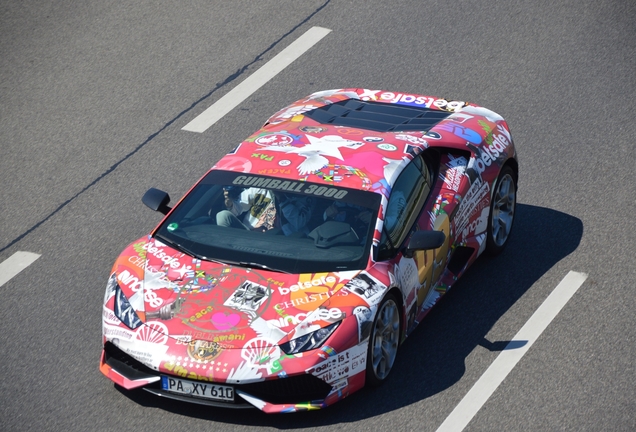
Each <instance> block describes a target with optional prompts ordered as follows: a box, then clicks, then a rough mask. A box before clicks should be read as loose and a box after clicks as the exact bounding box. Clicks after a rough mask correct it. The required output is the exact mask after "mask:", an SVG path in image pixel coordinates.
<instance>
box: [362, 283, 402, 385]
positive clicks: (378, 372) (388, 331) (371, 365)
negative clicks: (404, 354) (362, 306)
mask: <svg viewBox="0 0 636 432" xmlns="http://www.w3.org/2000/svg"><path fill="white" fill-rule="evenodd" d="M399 344H400V308H399V307H398V304H397V301H396V300H395V297H394V296H393V295H392V294H389V295H387V296H386V297H385V298H384V300H382V303H380V306H379V307H378V313H377V314H376V315H375V319H374V320H373V328H372V331H371V337H370V338H369V352H368V354H367V383H368V384H369V385H371V386H374V387H376V386H378V385H380V384H382V383H383V382H384V380H386V378H387V377H388V376H389V372H391V368H392V367H393V363H394V362H395V357H396V355H397V350H398V345H399Z"/></svg>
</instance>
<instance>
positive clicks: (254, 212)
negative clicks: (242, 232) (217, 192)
mask: <svg viewBox="0 0 636 432" xmlns="http://www.w3.org/2000/svg"><path fill="white" fill-rule="evenodd" d="M223 198H224V204H225V207H226V210H221V211H220V212H218V213H217V214H216V224H217V225H219V226H225V227H232V228H243V229H246V230H253V231H263V232H265V231H268V230H270V229H272V228H274V222H275V221H276V206H275V205H274V194H273V193H272V191H270V190H269V189H262V188H248V189H242V188H237V187H235V186H226V187H224V188H223Z"/></svg>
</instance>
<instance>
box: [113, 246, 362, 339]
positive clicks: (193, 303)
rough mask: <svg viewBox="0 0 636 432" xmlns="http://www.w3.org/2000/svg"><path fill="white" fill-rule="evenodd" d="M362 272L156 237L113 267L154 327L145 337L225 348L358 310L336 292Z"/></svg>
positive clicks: (289, 335)
mask: <svg viewBox="0 0 636 432" xmlns="http://www.w3.org/2000/svg"><path fill="white" fill-rule="evenodd" d="M357 273H358V271H355V272H340V273H308V274H295V275H292V274H285V273H279V272H274V271H267V270H261V269H248V268H243V267H238V266H232V265H227V264H223V263H219V262H214V261H204V260H199V259H196V258H194V257H192V256H190V255H188V254H185V253H182V252H179V251H178V250H175V249H173V248H171V247H169V246H167V245H165V244H163V243H161V242H159V241H158V240H156V239H154V238H152V237H144V238H142V239H139V240H138V241H136V242H134V243H132V244H131V245H130V246H129V247H128V248H126V249H125V250H124V251H123V252H122V254H121V255H120V256H119V258H118V260H117V261H116V263H115V265H114V267H113V275H114V277H115V278H116V280H117V284H118V285H119V287H120V288H121V290H122V291H123V293H124V295H125V296H126V297H127V298H128V299H129V301H130V304H131V305H132V307H133V309H134V310H135V311H136V313H137V315H138V316H139V318H140V319H141V320H142V321H143V322H144V323H145V324H146V327H149V328H148V330H147V331H146V333H147V334H146V335H142V337H147V338H149V339H153V338H156V337H165V336H169V337H171V338H174V339H177V340H178V341H182V342H183V343H185V344H188V343H191V342H192V341H207V342H213V343H214V346H216V344H222V345H223V347H224V348H225V349H228V348H242V347H243V346H244V345H245V343H247V342H248V341H251V340H253V339H254V338H261V339H264V340H268V341H270V342H273V343H284V342H286V341H287V340H289V339H294V338H296V337H299V336H302V335H304V334H306V333H309V332H312V331H314V330H317V329H319V328H321V327H324V326H327V325H329V324H331V323H333V322H336V321H339V320H342V319H343V318H344V317H345V316H346V315H347V314H348V313H350V312H351V311H350V310H348V309H349V308H340V307H338V306H337V305H338V303H341V302H338V301H337V300H336V298H337V297H340V296H343V295H348V294H349V293H348V292H347V290H346V289H345V290H342V288H343V287H344V285H345V284H346V283H347V282H348V281H349V280H350V279H351V278H352V277H353V276H355V275H356V274H357ZM345 303H350V302H345ZM159 334H161V336H159ZM138 337H139V335H138ZM149 341H150V340H149Z"/></svg>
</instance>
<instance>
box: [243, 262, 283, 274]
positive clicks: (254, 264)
mask: <svg viewBox="0 0 636 432" xmlns="http://www.w3.org/2000/svg"><path fill="white" fill-rule="evenodd" d="M239 265H240V266H243V267H250V268H252V267H257V268H259V269H262V270H269V271H275V272H278V273H285V274H291V273H289V272H288V271H285V270H281V269H278V268H274V267H269V266H266V265H265V264H259V263H255V262H245V261H241V262H240V263H239Z"/></svg>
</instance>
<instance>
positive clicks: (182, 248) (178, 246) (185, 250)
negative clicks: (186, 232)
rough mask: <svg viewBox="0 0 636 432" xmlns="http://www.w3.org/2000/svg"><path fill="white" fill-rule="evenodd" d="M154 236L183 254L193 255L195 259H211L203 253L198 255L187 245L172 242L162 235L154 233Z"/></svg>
mask: <svg viewBox="0 0 636 432" xmlns="http://www.w3.org/2000/svg"><path fill="white" fill-rule="evenodd" d="M155 238H157V239H159V241H161V242H162V243H166V244H167V245H169V246H171V247H172V248H174V249H176V250H178V251H179V252H183V253H185V254H188V255H191V256H193V257H195V258H196V259H200V260H205V261H211V260H210V259H209V258H208V257H205V256H203V255H199V254H198V253H196V252H193V251H191V250H190V249H188V248H187V247H185V246H183V245H182V244H179V243H177V242H174V241H172V240H168V239H167V238H165V237H163V236H162V235H159V234H157V235H155Z"/></svg>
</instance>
